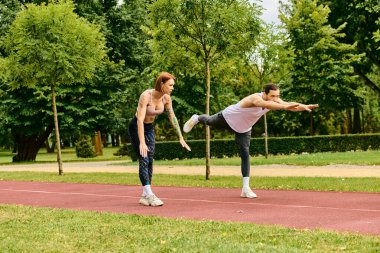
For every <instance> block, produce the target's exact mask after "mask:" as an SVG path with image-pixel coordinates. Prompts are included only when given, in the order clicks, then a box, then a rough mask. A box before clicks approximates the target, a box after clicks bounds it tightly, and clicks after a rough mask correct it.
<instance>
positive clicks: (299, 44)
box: [280, 0, 360, 135]
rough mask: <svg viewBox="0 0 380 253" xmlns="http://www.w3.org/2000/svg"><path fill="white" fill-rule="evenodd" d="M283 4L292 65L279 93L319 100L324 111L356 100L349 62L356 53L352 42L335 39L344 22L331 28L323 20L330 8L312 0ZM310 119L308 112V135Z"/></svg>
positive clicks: (312, 121) (355, 58) (293, 97)
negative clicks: (289, 76) (289, 77)
mask: <svg viewBox="0 0 380 253" xmlns="http://www.w3.org/2000/svg"><path fill="white" fill-rule="evenodd" d="M284 7H285V8H283V10H282V14H281V15H280V18H281V20H282V22H284V24H285V27H286V29H287V31H288V33H289V44H288V48H289V50H290V55H293V69H292V72H291V83H284V84H283V85H282V87H283V88H285V89H283V93H285V94H287V97H289V98H291V99H294V100H296V101H300V102H303V103H305V104H308V103H319V104H320V105H321V107H322V108H321V109H322V110H327V111H325V113H327V112H328V111H336V110H343V109H345V108H347V107H353V106H354V105H357V104H359V101H358V97H357V96H356V94H355V90H356V88H357V87H356V85H355V84H356V82H355V79H353V78H352V76H353V69H352V67H351V66H352V65H353V64H355V62H358V61H359V59H360V55H356V54H354V45H349V44H344V43H340V42H339V41H338V39H339V38H341V37H344V34H343V33H342V32H341V31H342V29H343V28H344V26H340V27H339V28H338V29H334V28H332V27H331V26H330V25H329V24H328V23H327V18H328V14H329V13H330V9H329V8H328V6H324V5H318V4H317V1H316V0H300V1H293V0H292V1H290V4H289V5H287V6H284ZM305 120H307V119H306V118H305ZM314 120H315V118H314V117H313V114H312V113H310V117H309V122H310V134H311V135H313V134H314V133H315V128H314ZM294 122H297V121H294ZM298 122H299V123H300V121H298ZM306 122H307V121H306Z"/></svg>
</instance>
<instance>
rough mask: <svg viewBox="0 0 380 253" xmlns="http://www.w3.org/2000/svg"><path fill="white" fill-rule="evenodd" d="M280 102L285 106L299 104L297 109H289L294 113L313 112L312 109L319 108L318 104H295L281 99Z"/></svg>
mask: <svg viewBox="0 0 380 253" xmlns="http://www.w3.org/2000/svg"><path fill="white" fill-rule="evenodd" d="M278 102H279V103H281V104H284V105H289V104H297V106H296V107H294V108H290V109H288V110H289V111H293V112H299V111H308V112H311V110H312V109H314V108H317V107H319V105H318V104H310V105H304V104H301V103H294V102H286V101H283V100H281V99H278Z"/></svg>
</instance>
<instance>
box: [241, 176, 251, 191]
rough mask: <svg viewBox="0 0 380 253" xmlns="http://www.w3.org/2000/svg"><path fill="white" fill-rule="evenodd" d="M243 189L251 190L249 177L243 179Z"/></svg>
mask: <svg viewBox="0 0 380 253" xmlns="http://www.w3.org/2000/svg"><path fill="white" fill-rule="evenodd" d="M243 188H245V189H250V188H249V177H243Z"/></svg>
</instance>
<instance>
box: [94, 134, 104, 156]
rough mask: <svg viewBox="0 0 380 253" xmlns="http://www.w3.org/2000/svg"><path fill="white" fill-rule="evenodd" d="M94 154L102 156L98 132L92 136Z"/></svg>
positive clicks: (100, 137) (100, 136)
mask: <svg viewBox="0 0 380 253" xmlns="http://www.w3.org/2000/svg"><path fill="white" fill-rule="evenodd" d="M94 144H95V153H96V155H103V149H102V135H101V133H100V131H97V132H96V133H95V136H94Z"/></svg>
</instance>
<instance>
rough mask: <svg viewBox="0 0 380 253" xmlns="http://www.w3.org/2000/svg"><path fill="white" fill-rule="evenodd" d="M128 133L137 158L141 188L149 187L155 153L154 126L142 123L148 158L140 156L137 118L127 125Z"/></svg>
mask: <svg viewBox="0 0 380 253" xmlns="http://www.w3.org/2000/svg"><path fill="white" fill-rule="evenodd" d="M128 133H129V136H130V137H131V144H132V147H133V150H134V151H135V153H136V155H137V157H138V158H139V177H140V181H141V184H142V185H143V186H145V185H150V184H151V182H152V176H153V156H154V151H155V144H156V142H155V132H154V124H153V123H149V124H146V123H144V138H145V143H146V145H147V146H148V156H147V157H142V156H141V155H140V140H139V135H138V131H137V118H136V117H134V118H133V119H132V121H131V122H130V123H129V127H128Z"/></svg>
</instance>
